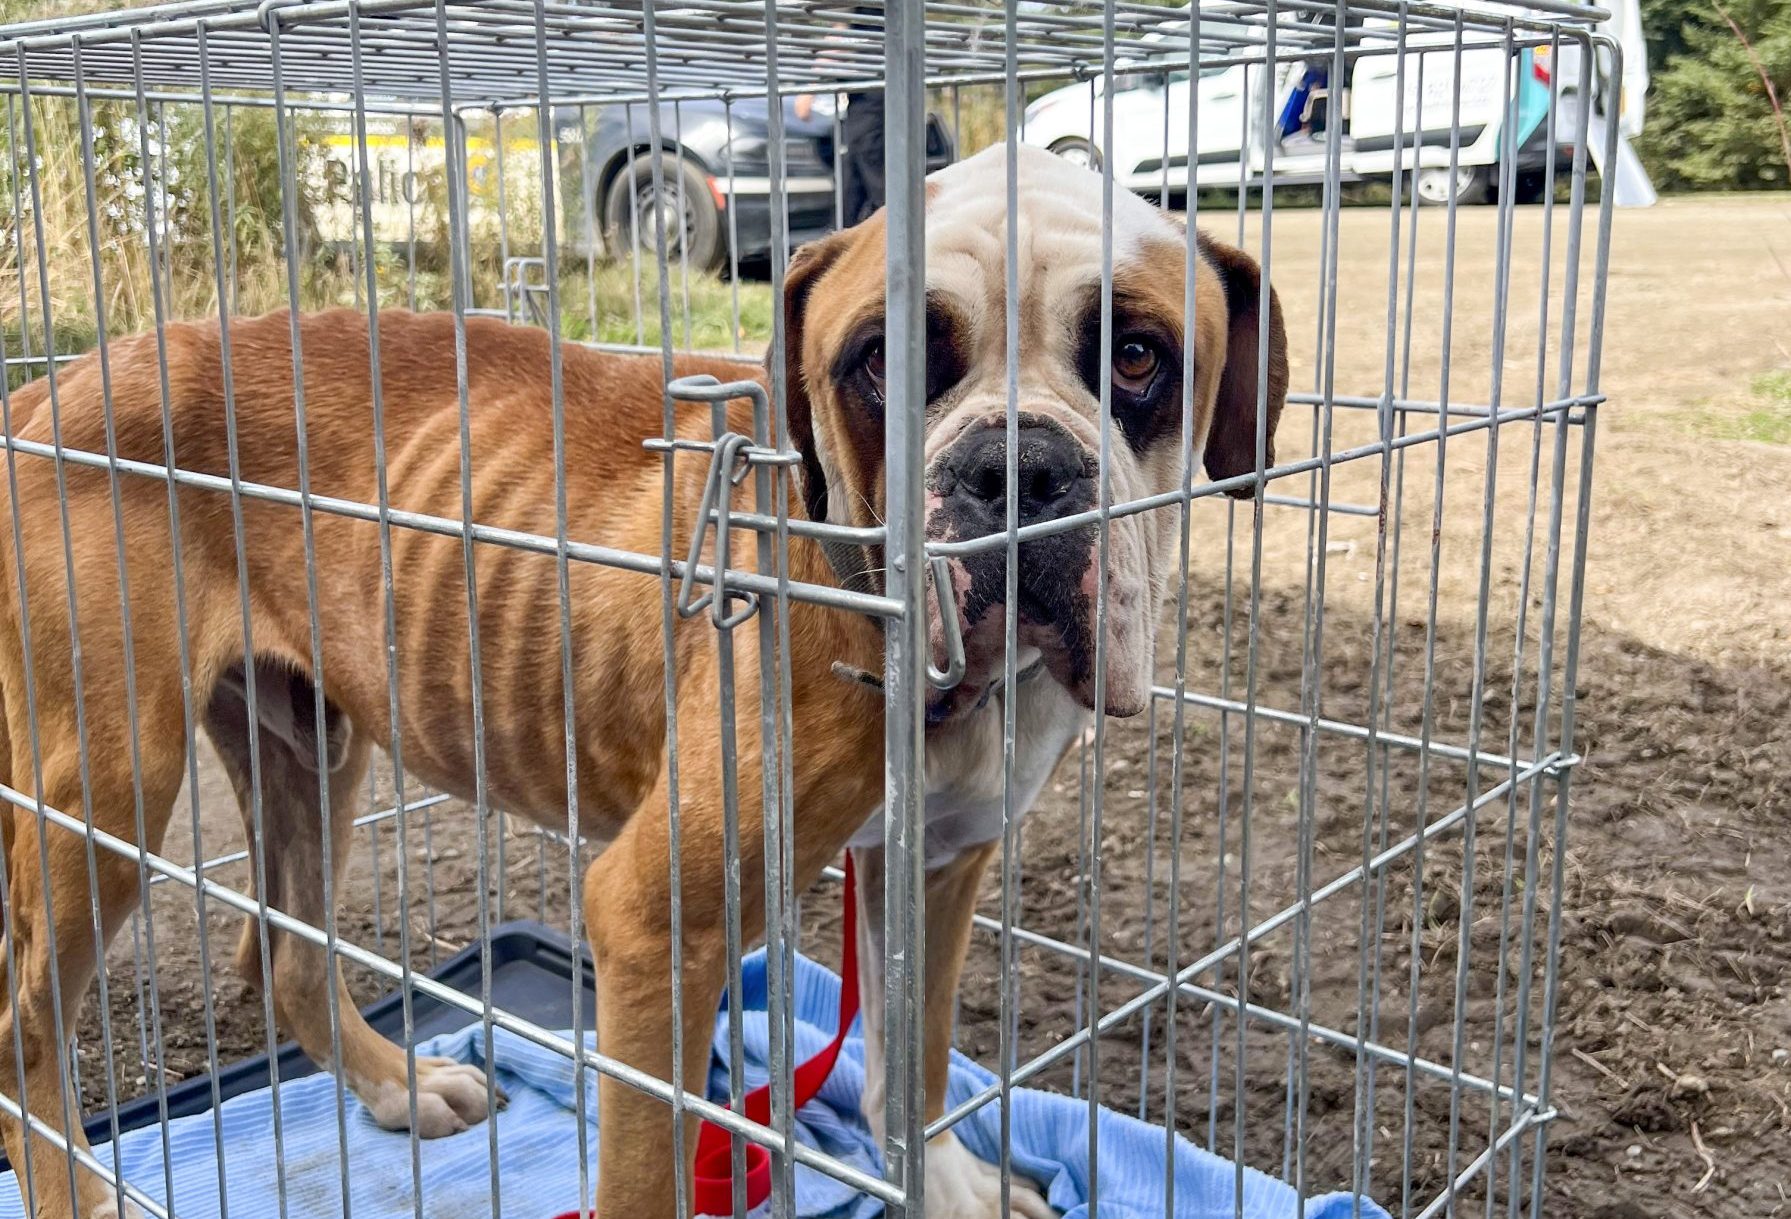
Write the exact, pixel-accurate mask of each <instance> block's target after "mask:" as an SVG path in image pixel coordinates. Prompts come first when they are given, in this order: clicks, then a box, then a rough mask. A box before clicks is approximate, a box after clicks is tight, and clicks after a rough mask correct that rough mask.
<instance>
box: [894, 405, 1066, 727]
mask: <svg viewBox="0 0 1791 1219" xmlns="http://www.w3.org/2000/svg"><path fill="white" fill-rule="evenodd" d="M1016 439H1017V442H1018V443H1017V445H1016V448H1015V452H1014V459H1013V463H1012V464H1013V474H1014V479H1013V481H1012V483H1011V484H1010V481H1009V477H1008V474H1009V468H1008V467H1009V459H1008V434H1007V426H1006V420H1005V418H1004V417H1003V416H1001V415H999V414H997V415H991V416H988V417H986V418H984V419H982V420H979V421H978V422H977V423H974V424H972V425H971V426H970V427H969V428H967V429H966V430H965V432H964V434H963V435H962V436H961V437H959V439H958V440H957V441H956V442H955V443H953V444H952V446H951V447H950V448H948V449H946V450H945V451H944V452H943V453H941V454H940V455H939V456H938V457H937V458H935V459H934V461H933V464H932V467H931V469H930V470H929V471H928V477H927V482H928V491H929V496H928V518H927V536H928V537H929V538H930V539H932V540H935V541H964V540H969V539H973V538H980V537H988V536H990V535H994V534H999V533H1002V532H1004V531H1005V530H1006V528H1007V522H1008V507H1009V502H1010V500H1011V501H1012V502H1013V504H1014V508H1015V515H1016V517H1017V519H1018V523H1019V525H1020V527H1021V528H1025V527H1026V526H1029V525H1039V524H1043V523H1045V522H1049V521H1054V520H1060V519H1062V518H1064V517H1068V516H1074V515H1075V514H1077V513H1080V512H1086V511H1088V510H1089V509H1091V508H1093V507H1094V506H1095V495H1096V479H1097V476H1098V470H1099V466H1098V462H1097V459H1096V456H1095V454H1093V453H1091V452H1090V451H1089V450H1088V448H1087V447H1086V446H1085V445H1084V444H1082V442H1081V441H1079V440H1077V439H1076V438H1075V437H1074V436H1072V435H1070V433H1069V432H1068V431H1066V430H1065V429H1064V428H1063V427H1061V426H1059V425H1058V424H1056V423H1054V422H1052V421H1050V420H1048V419H1046V418H1043V417H1041V416H1038V415H1031V414H1022V415H1021V416H1020V417H1019V427H1018V429H1017V432H1016ZM1095 538H1096V530H1095V527H1094V526H1093V525H1092V524H1082V525H1077V526H1073V527H1069V528H1067V529H1066V530H1064V531H1062V532H1055V533H1053V532H1047V533H1046V534H1045V535H1044V536H1042V537H1035V538H1030V539H1028V540H1026V541H1024V542H1022V543H1021V544H1020V548H1019V557H1020V565H1019V575H1018V581H1017V584H1018V591H1019V597H1018V600H1017V602H1016V609H1017V611H1018V614H1017V617H1018V626H1019V634H1020V642H1021V643H1022V644H1023V645H1027V646H1029V647H1034V648H1037V650H1038V652H1039V653H1040V654H1041V655H1042V656H1043V657H1044V660H1045V664H1046V665H1047V667H1048V668H1050V670H1051V671H1052V673H1053V674H1054V675H1056V677H1057V678H1058V680H1059V681H1061V682H1063V684H1064V685H1065V686H1066V687H1068V688H1069V689H1070V690H1072V691H1075V692H1077V693H1078V694H1081V693H1082V692H1083V691H1084V690H1086V689H1088V687H1089V686H1090V684H1091V681H1092V672H1093V666H1094V648H1095V638H1094V598H1093V596H1092V595H1091V593H1092V588H1093V585H1092V584H1091V574H1092V568H1093V565H1094V560H1095V555H1094V547H1095ZM951 571H952V587H951V589H949V590H945V589H935V590H933V595H934V596H935V598H937V602H936V608H940V609H942V608H943V607H945V606H953V607H955V609H956V612H957V614H958V620H959V623H960V625H961V628H962V631H963V635H964V655H965V679H964V681H963V683H961V684H960V686H959V687H958V688H956V689H954V690H947V691H941V692H939V693H938V694H936V695H935V698H934V702H933V705H932V706H930V707H929V709H928V710H929V718H930V719H932V720H934V722H939V721H941V720H944V719H947V718H950V717H951V716H952V715H954V714H956V713H957V712H958V711H960V710H963V709H966V708H969V707H975V706H979V705H981V703H983V702H984V701H986V696H987V692H988V689H989V687H990V686H991V685H992V683H993V682H994V680H996V679H997V678H998V677H999V675H1000V672H1001V668H1002V663H1003V650H1004V649H1003V636H1004V622H1005V611H1004V606H1005V605H1006V599H1007V551H1006V548H1005V547H995V548H992V549H989V550H984V551H979V552H976V553H974V554H970V555H964V556H961V557H959V558H956V559H954V560H953V561H952V563H951ZM945 612H950V611H949V610H946V611H945ZM938 621H939V619H938V613H937V612H936V613H935V615H934V627H933V635H934V651H935V654H936V655H937V654H938V652H939V651H940V645H941V638H940V637H941V635H942V631H941V628H940V626H939V625H938ZM1087 697H1090V698H1092V691H1089V693H1088V695H1087Z"/></svg>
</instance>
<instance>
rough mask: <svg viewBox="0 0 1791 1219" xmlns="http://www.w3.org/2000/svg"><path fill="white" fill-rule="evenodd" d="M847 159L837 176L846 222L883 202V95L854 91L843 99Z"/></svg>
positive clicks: (868, 213) (859, 217)
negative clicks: (839, 178)
mask: <svg viewBox="0 0 1791 1219" xmlns="http://www.w3.org/2000/svg"><path fill="white" fill-rule="evenodd" d="M843 134H844V136H845V141H846V163H845V165H844V166H843V167H842V170H841V174H840V177H841V179H842V181H841V183H840V187H841V193H842V195H843V206H842V209H841V214H842V215H843V216H844V217H845V221H846V223H847V224H849V225H851V224H857V223H858V222H859V221H861V220H864V219H866V218H867V217H869V216H870V215H871V213H872V212H875V211H876V210H877V209H878V208H880V207H882V206H883V95H882V94H881V93H854V94H852V96H851V97H850V98H848V99H847V101H846V121H845V124H844V131H843Z"/></svg>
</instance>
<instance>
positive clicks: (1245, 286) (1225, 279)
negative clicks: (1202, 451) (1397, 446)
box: [1200, 233, 1287, 499]
mask: <svg viewBox="0 0 1791 1219" xmlns="http://www.w3.org/2000/svg"><path fill="white" fill-rule="evenodd" d="M1200 252H1201V254H1202V256H1203V257H1205V259H1206V261H1207V265H1209V266H1211V267H1212V268H1213V269H1214V270H1215V271H1217V272H1218V273H1219V282H1220V283H1221V284H1222V285H1223V286H1224V288H1225V303H1226V306H1227V312H1228V313H1229V314H1230V325H1229V327H1228V332H1227V333H1228V337H1227V339H1226V343H1225V368H1224V370H1223V371H1222V372H1221V373H1220V374H1219V392H1218V395H1217V397H1216V398H1215V399H1214V402H1213V423H1212V427H1211V428H1209V429H1208V431H1207V437H1206V472H1207V477H1209V478H1211V479H1212V480H1213V481H1214V482H1218V481H1220V480H1222V479H1227V478H1236V477H1237V476H1238V475H1240V474H1251V473H1254V472H1255V470H1256V404H1257V401H1258V399H1259V398H1260V399H1261V401H1262V408H1263V412H1264V414H1265V416H1266V423H1267V435H1268V445H1267V451H1266V454H1265V464H1264V468H1265V469H1266V468H1268V466H1272V465H1274V464H1275V424H1276V423H1277V422H1278V421H1279V420H1280V418H1281V408H1282V406H1283V405H1285V404H1286V402H1287V333H1286V331H1284V330H1283V329H1282V326H1281V300H1280V298H1279V297H1278V296H1276V295H1275V289H1274V288H1273V287H1271V288H1270V289H1269V321H1268V326H1267V327H1266V328H1265V327H1264V326H1263V323H1262V316H1261V315H1262V268H1261V267H1259V266H1258V265H1257V264H1256V260H1255V259H1254V258H1252V257H1250V256H1249V255H1248V254H1246V253H1244V252H1243V251H1242V250H1240V249H1238V248H1236V247H1235V246H1229V245H1226V244H1224V243H1223V242H1219V241H1214V240H1213V239H1212V238H1210V237H1208V236H1207V235H1206V234H1205V233H1202V234H1200ZM1262 344H1267V346H1268V355H1269V362H1268V388H1267V392H1266V393H1264V392H1262V387H1260V386H1259V385H1258V384H1257V371H1258V368H1259V361H1260V352H1259V348H1260V346H1261V345H1262ZM1231 494H1232V495H1234V496H1236V497H1237V498H1239V499H1249V498H1250V497H1251V496H1252V495H1254V494H1255V490H1254V488H1251V487H1238V488H1236V489H1235V490H1233V491H1232V492H1231Z"/></svg>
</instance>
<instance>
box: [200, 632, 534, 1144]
mask: <svg viewBox="0 0 1791 1219" xmlns="http://www.w3.org/2000/svg"><path fill="white" fill-rule="evenodd" d="M243 676H244V675H243V673H242V672H241V671H240V670H235V671H232V672H231V673H229V674H227V675H226V676H225V677H224V679H223V680H221V681H220V682H219V683H218V685H217V687H216V689H215V690H214V692H213V695H212V699H211V704H210V706H209V707H208V708H207V710H206V716H205V726H206V732H207V734H208V735H209V736H210V737H211V739H212V742H213V744H215V745H216V746H217V749H218V753H219V755H220V757H222V759H223V761H224V765H225V768H226V769H227V770H228V771H229V772H230V778H231V782H232V784H233V785H234V786H235V788H236V794H237V802H238V804H239V806H240V807H241V809H242V814H243V823H244V826H245V828H246V830H247V832H248V834H249V840H250V844H251V849H253V850H257V851H259V852H260V853H261V857H262V860H263V868H262V871H263V872H264V873H265V879H266V885H267V890H266V898H267V904H268V906H269V907H270V908H273V909H276V910H279V911H281V912H283V913H285V914H289V915H291V916H292V917H293V918H296V919H300V920H302V921H304V922H306V923H308V924H310V925H311V926H313V927H319V928H321V927H323V926H324V924H325V920H326V919H327V917H328V914H329V909H328V907H327V905H326V903H325V893H326V872H325V869H324V837H323V835H324V827H325V820H326V819H325V818H324V816H323V811H322V809H323V795H322V789H323V788H324V786H325V783H324V777H325V776H327V779H328V783H327V787H328V794H329V806H330V809H329V812H330V815H329V817H328V819H327V823H328V832H329V853H330V859H329V863H330V868H329V873H328V874H327V880H328V883H329V885H331V886H333V885H335V884H336V883H337V882H338V881H339V879H340V877H341V874H342V868H343V864H344V862H345V861H346V858H347V856H348V853H349V849H350V846H351V842H350V838H351V835H350V831H351V830H352V828H353V825H354V814H355V810H356V808H357V807H358V805H359V800H360V793H361V789H362V785H363V782H364V780H365V777H366V772H367V761H368V756H369V754H370V753H371V751H372V743H371V741H370V739H369V738H368V737H367V736H366V735H365V734H362V733H359V732H356V731H355V730H354V728H353V727H352V725H350V724H349V722H348V720H347V719H346V718H345V717H344V716H343V715H342V714H341V712H340V711H338V710H337V709H336V708H334V707H333V706H332V707H329V708H328V710H327V711H326V715H325V724H324V732H323V735H322V737H321V738H320V737H319V735H318V732H317V724H316V716H315V707H314V703H313V693H312V690H313V687H312V685H311V683H310V682H309V680H307V679H305V678H303V677H302V676H300V675H297V674H294V673H293V672H292V671H291V670H289V669H287V668H285V667H283V666H280V665H276V664H270V663H265V662H264V663H260V664H258V665H257V666H256V668H255V679H256V680H255V687H256V690H255V695H256V698H255V701H256V704H257V711H258V713H259V714H258V717H257V723H258V727H259V731H258V732H257V733H256V748H257V749H258V750H259V754H260V760H259V767H258V768H252V766H251V763H252V761H253V759H252V757H251V753H250V743H249V713H248V704H247V701H246V699H245V694H246V683H245V682H244V680H243ZM256 770H258V771H259V776H260V814H261V815H260V818H259V820H260V826H259V831H260V834H259V837H256V829H257V827H256V825H255V821H256V818H255V815H254V814H255V797H256V791H255V774H256ZM332 896H333V893H332ZM267 938H268V946H269V949H270V951H271V952H272V956H273V959H272V962H271V969H268V970H265V971H264V969H263V967H262V957H261V928H260V926H259V925H258V924H257V923H256V922H255V921H250V922H249V923H247V924H245V926H244V928H243V938H242V942H241V946H240V948H239V949H238V952H237V964H238V966H239V967H240V968H241V969H242V970H243V973H244V976H245V977H246V978H247V980H248V981H250V982H251V983H253V984H255V985H260V984H261V983H262V980H263V974H264V972H265V973H266V974H268V975H269V976H270V977H271V980H272V983H273V999H274V1013H275V1016H276V1018H277V1019H278V1021H279V1023H280V1025H281V1026H282V1027H283V1028H284V1029H285V1030H286V1032H288V1033H290V1034H291V1035H292V1036H293V1037H294V1038H295V1039H296V1040H297V1041H298V1043H299V1045H300V1046H302V1047H303V1048H304V1051H305V1053H306V1054H308V1055H309V1056H310V1057H311V1060H312V1061H313V1062H315V1063H317V1065H318V1066H320V1067H322V1068H324V1069H325V1070H335V1069H336V1067H337V1065H338V1064H337V1057H336V1056H337V1053H338V1051H339V1052H340V1055H341V1059H340V1067H341V1071H342V1080H343V1082H344V1083H345V1084H347V1085H348V1087H349V1089H350V1090H351V1091H353V1092H354V1094H355V1095H356V1096H357V1097H359V1098H360V1100H361V1102H362V1103H363V1104H364V1105H366V1106H367V1108H368V1110H369V1111H370V1112H371V1113H372V1115H373V1118H374V1120H375V1121H377V1122H378V1123H379V1124H380V1125H381V1126H383V1127H385V1128H386V1129H388V1130H404V1129H410V1128H412V1126H413V1117H412V1108H411V1101H410V1083H409V1079H410V1072H409V1068H408V1065H407V1063H406V1061H405V1057H406V1056H405V1052H404V1051H403V1050H402V1049H400V1048H399V1047H398V1046H396V1045H394V1044H392V1043H391V1042H390V1041H387V1040H386V1039H385V1038H384V1037H381V1036H380V1035H379V1034H378V1033H376V1032H374V1031H373V1029H372V1028H371V1027H369V1026H368V1024H367V1022H366V1020H365V1019H364V1018H363V1017H362V1016H361V1013H360V1011H359V1010H358V1009H356V1007H355V1006H354V1001H353V1000H352V999H351V998H350V997H349V993H348V989H347V987H346V986H345V985H344V984H343V982H342V978H341V975H340V972H339V971H338V970H337V969H336V968H335V966H334V963H333V962H332V961H330V960H328V959H327V956H326V953H325V951H324V949H323V947H322V946H321V945H319V944H316V943H314V942H312V941H311V940H308V939H305V938H303V937H301V936H297V935H293V934H290V933H288V932H284V931H280V930H277V929H275V928H273V927H271V926H270V927H269V928H268V931H267ZM331 990H333V991H334V992H335V996H336V1014H335V1020H334V1032H332V1019H331V1014H330V1010H329V1004H328V1003H327V1001H326V1000H325V999H324V996H327V995H328V994H329V993H330V992H331ZM498 1097H499V1099H500V1101H501V1099H502V1093H501V1092H500V1093H498ZM487 1102H488V1096H487V1092H486V1084H485V1076H484V1074H483V1072H481V1071H480V1070H479V1069H478V1068H476V1067H472V1066H469V1065H466V1064H464V1063H456V1062H453V1061H450V1060H447V1059H437V1058H421V1057H420V1058H418V1059H417V1081H416V1107H415V1117H414V1128H415V1130H416V1132H417V1134H418V1135H419V1136H420V1137H422V1138H426V1139H428V1138H437V1137H439V1136H441V1135H445V1134H453V1133H455V1132H456V1131H459V1130H464V1129H466V1128H467V1127H468V1126H469V1125H472V1124H474V1123H476V1122H479V1121H482V1120H484V1118H485V1117H486V1114H487V1110H488V1103H487Z"/></svg>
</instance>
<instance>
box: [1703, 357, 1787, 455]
mask: <svg viewBox="0 0 1791 1219" xmlns="http://www.w3.org/2000/svg"><path fill="white" fill-rule="evenodd" d="M1679 420H1680V425H1681V426H1683V427H1685V428H1686V429H1687V430H1689V431H1691V432H1694V433H1696V434H1697V435H1699V436H1708V437H1711V438H1713V439H1716V440H1745V441H1752V442H1753V443H1755V444H1783V445H1791V368H1779V369H1774V370H1772V371H1770V372H1764V373H1761V374H1760V375H1759V376H1757V377H1755V378H1754V379H1753V381H1752V382H1750V383H1749V385H1748V388H1747V390H1746V391H1745V392H1744V393H1738V394H1736V395H1734V396H1733V397H1728V396H1725V397H1724V398H1722V399H1721V400H1719V401H1718V402H1715V403H1711V402H1706V403H1703V404H1702V405H1699V406H1695V407H1692V408H1690V409H1689V410H1688V411H1686V412H1683V413H1681V414H1680V416H1679Z"/></svg>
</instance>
